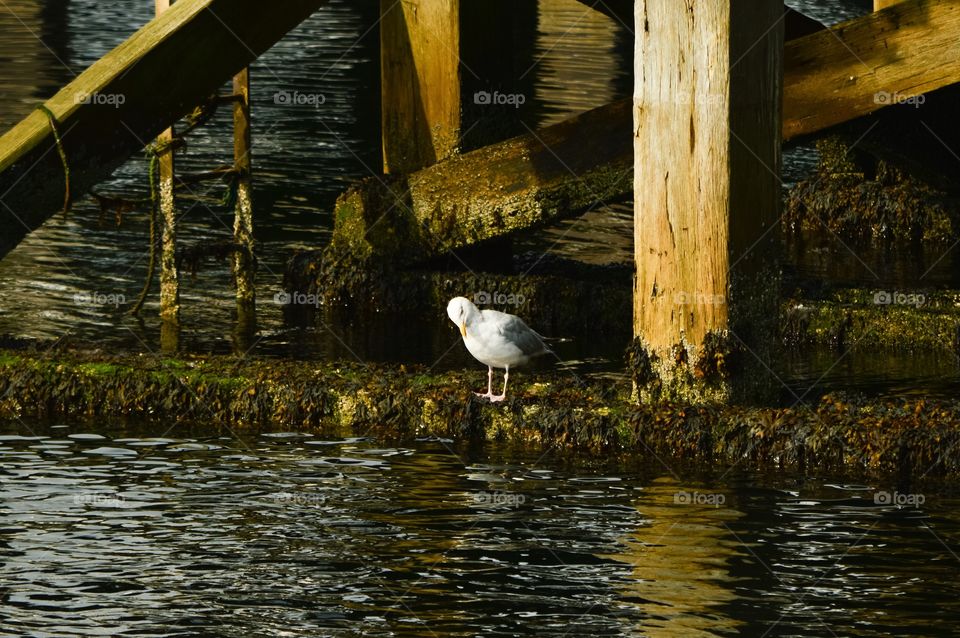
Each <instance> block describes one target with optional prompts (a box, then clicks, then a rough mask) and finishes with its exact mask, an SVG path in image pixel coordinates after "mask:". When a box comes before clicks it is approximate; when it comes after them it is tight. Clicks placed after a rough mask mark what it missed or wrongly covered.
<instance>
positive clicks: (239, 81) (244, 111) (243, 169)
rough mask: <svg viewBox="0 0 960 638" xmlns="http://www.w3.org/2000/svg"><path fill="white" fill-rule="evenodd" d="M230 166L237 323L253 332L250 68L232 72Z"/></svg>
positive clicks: (241, 327) (242, 329) (244, 329)
mask: <svg viewBox="0 0 960 638" xmlns="http://www.w3.org/2000/svg"><path fill="white" fill-rule="evenodd" d="M233 93H234V102H233V167H234V170H236V171H237V174H238V176H237V204H236V212H235V213H234V222H233V241H234V243H235V244H237V248H238V250H237V251H236V252H234V257H233V276H234V280H235V282H236V286H237V327H238V329H239V330H240V332H242V333H249V332H252V329H253V324H254V307H255V300H256V295H255V289H254V268H253V264H254V261H253V201H252V192H251V186H250V166H251V161H250V151H251V149H250V69H249V68H246V69H244V70H242V71H240V72H239V73H237V74H236V75H235V76H233Z"/></svg>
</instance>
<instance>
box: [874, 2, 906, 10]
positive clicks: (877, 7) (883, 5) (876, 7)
mask: <svg viewBox="0 0 960 638" xmlns="http://www.w3.org/2000/svg"><path fill="white" fill-rule="evenodd" d="M900 1H901V0H873V10H874V11H879V10H880V9H886V8H887V7H889V6H892V5H895V4H897V3H898V2H900Z"/></svg>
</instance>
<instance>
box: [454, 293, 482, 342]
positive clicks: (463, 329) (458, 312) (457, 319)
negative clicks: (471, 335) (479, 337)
mask: <svg viewBox="0 0 960 638" xmlns="http://www.w3.org/2000/svg"><path fill="white" fill-rule="evenodd" d="M479 313H480V311H479V310H478V309H477V307H476V306H475V305H473V303H472V302H471V301H470V300H469V299H467V298H466V297H454V298H453V299H451V300H450V303H448V304H447V316H448V317H450V321H452V322H453V323H455V324H457V327H458V328H460V334H461V335H462V336H464V337H466V336H467V324H468V323H471V321H472V320H473V317H474V316H475V315H477V314H479Z"/></svg>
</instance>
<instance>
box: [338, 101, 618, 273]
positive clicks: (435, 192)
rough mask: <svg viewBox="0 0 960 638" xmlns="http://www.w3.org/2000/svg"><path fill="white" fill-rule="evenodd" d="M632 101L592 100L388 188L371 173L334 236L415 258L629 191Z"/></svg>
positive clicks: (347, 199) (344, 202)
mask: <svg viewBox="0 0 960 638" xmlns="http://www.w3.org/2000/svg"><path fill="white" fill-rule="evenodd" d="M630 108H631V105H630V101H629V100H626V101H620V102H615V103H613V104H609V105H607V106H603V107H600V108H597V109H593V110H591V111H587V112H586V113H583V114H581V115H579V116H577V117H574V118H571V119H569V120H565V121H563V122H560V123H558V124H555V125H553V126H549V127H547V128H544V129H542V130H540V131H538V132H536V133H530V134H527V135H521V136H518V137H515V138H512V139H509V140H506V141H504V142H500V143H498V144H493V145H490V146H486V147H484V148H481V149H477V150H476V151H471V152H469V153H465V154H463V155H460V156H456V157H453V158H451V159H449V160H446V161H444V162H440V163H438V164H435V165H433V166H430V167H428V168H425V169H423V170H421V171H417V172H416V173H413V174H411V175H409V176H407V177H405V178H402V179H398V180H395V181H391V182H390V183H389V184H388V185H387V186H388V187H384V186H383V184H382V183H381V181H380V180H378V179H376V178H373V179H368V180H366V181H364V182H362V183H361V184H359V185H357V186H356V187H354V188H353V189H351V190H350V191H348V192H347V193H345V194H344V195H343V196H341V198H340V200H338V203H337V211H336V215H335V219H336V223H335V227H334V236H333V241H334V244H335V245H337V246H339V247H344V248H349V249H350V250H353V251H355V252H356V253H358V254H360V255H366V256H370V255H376V256H378V257H381V258H384V259H387V260H389V261H397V262H402V263H414V262H417V261H423V260H424V259H429V258H431V257H434V256H437V255H441V254H444V253H445V252H446V251H448V250H453V249H456V248H461V247H463V246H468V245H470V244H474V243H477V242H480V241H484V240H487V239H491V238H494V237H497V236H500V235H504V234H507V233H510V232H513V231H516V230H519V229H523V228H530V227H532V226H536V225H538V224H542V223H545V222H547V221H549V220H551V219H554V218H556V217H558V216H560V215H565V214H569V212H570V211H574V210H583V209H585V208H587V207H589V206H592V205H595V204H597V203H599V202H602V201H607V200H609V199H611V198H613V197H616V196H617V195H623V194H625V193H628V192H629V191H630V188H631V179H630V176H631V174H632V173H631V172H632V165H633V159H632V157H631V154H630V152H629V149H630V147H631V141H630V137H629V128H628V127H624V126H622V125H621V124H622V123H624V122H629V119H630ZM627 126H629V125H627Z"/></svg>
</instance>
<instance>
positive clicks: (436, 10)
mask: <svg viewBox="0 0 960 638" xmlns="http://www.w3.org/2000/svg"><path fill="white" fill-rule="evenodd" d="M460 3H461V0H409V1H404V2H395V1H394V0H381V20H380V51H381V53H380V64H381V82H382V84H381V91H382V95H381V97H382V104H383V110H382V118H383V120H382V125H383V170H384V172H385V173H410V172H413V171H415V170H418V169H420V168H424V167H425V166H429V165H431V164H434V163H436V162H438V161H440V160H442V159H445V158H447V157H449V156H450V155H452V154H453V153H454V152H455V151H456V149H457V146H458V142H459V139H460V57H459V53H460Z"/></svg>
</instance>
